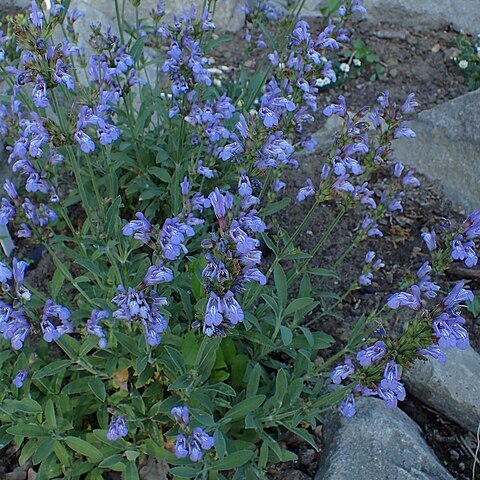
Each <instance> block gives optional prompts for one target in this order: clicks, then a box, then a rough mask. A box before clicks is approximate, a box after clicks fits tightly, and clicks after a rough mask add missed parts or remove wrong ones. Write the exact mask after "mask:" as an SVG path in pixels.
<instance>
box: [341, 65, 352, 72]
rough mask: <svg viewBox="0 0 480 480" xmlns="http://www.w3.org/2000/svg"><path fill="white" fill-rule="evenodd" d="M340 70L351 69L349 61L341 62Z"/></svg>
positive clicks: (347, 70) (346, 70)
mask: <svg viewBox="0 0 480 480" xmlns="http://www.w3.org/2000/svg"><path fill="white" fill-rule="evenodd" d="M340 70H341V71H342V72H345V73H348V72H349V71H350V65H349V64H348V63H341V64H340Z"/></svg>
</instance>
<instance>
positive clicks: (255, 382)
mask: <svg viewBox="0 0 480 480" xmlns="http://www.w3.org/2000/svg"><path fill="white" fill-rule="evenodd" d="M261 373H262V369H261V367H260V364H259V363H256V364H255V366H254V367H253V369H252V371H251V372H250V375H249V377H248V383H247V391H246V397H247V398H249V397H252V396H253V395H256V393H257V392H258V386H259V384H260V375H261Z"/></svg>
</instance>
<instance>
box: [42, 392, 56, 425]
mask: <svg viewBox="0 0 480 480" xmlns="http://www.w3.org/2000/svg"><path fill="white" fill-rule="evenodd" d="M45 420H46V421H47V425H48V428H50V429H52V430H55V429H56V428H57V417H56V415H55V406H54V404H53V400H52V399H51V398H49V399H48V400H47V403H46V404H45Z"/></svg>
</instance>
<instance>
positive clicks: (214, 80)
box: [213, 78, 222, 87]
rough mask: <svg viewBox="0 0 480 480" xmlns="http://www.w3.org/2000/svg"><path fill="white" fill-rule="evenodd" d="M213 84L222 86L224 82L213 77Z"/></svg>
mask: <svg viewBox="0 0 480 480" xmlns="http://www.w3.org/2000/svg"><path fill="white" fill-rule="evenodd" d="M213 84H214V85H215V86H216V87H221V86H222V82H221V81H220V80H219V79H218V78H214V79H213Z"/></svg>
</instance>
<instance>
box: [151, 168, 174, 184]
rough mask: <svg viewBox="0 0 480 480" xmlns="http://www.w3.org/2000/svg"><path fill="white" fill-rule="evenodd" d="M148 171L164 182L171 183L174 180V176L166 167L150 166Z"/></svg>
mask: <svg viewBox="0 0 480 480" xmlns="http://www.w3.org/2000/svg"><path fill="white" fill-rule="evenodd" d="M147 171H148V173H150V174H151V175H153V176H155V177H157V178H158V179H159V180H161V181H162V182H164V183H170V182H171V181H172V177H171V175H170V173H168V170H167V169H166V168H160V167H150V168H149V169H148V170H147Z"/></svg>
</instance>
